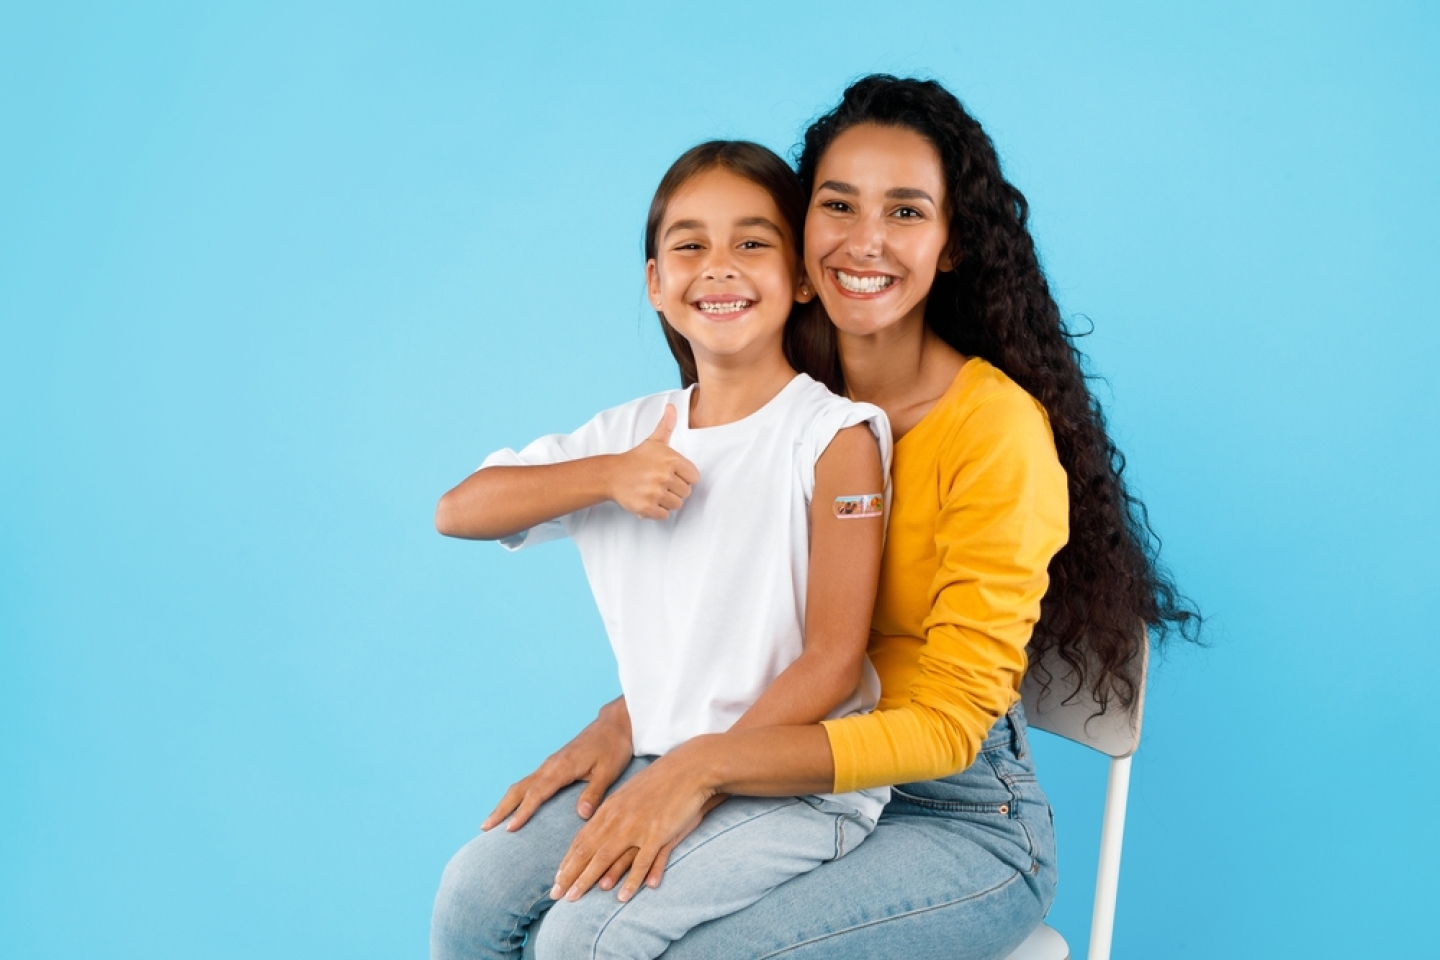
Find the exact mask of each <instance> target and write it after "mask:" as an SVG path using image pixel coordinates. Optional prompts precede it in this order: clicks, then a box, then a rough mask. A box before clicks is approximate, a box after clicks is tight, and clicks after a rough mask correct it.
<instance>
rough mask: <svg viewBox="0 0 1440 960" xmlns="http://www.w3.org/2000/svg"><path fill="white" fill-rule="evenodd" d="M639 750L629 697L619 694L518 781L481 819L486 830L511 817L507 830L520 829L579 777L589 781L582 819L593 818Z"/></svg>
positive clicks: (578, 808) (578, 805)
mask: <svg viewBox="0 0 1440 960" xmlns="http://www.w3.org/2000/svg"><path fill="white" fill-rule="evenodd" d="M633 753H634V741H633V739H632V737H631V732H630V711H629V710H627V709H626V707H625V698H624V697H616V698H615V699H614V700H611V701H610V702H609V703H607V704H605V706H603V707H601V708H600V713H599V715H598V716H597V717H596V718H595V719H594V720H592V721H591V722H590V725H589V726H588V727H586V728H585V729H584V730H582V731H580V733H579V734H578V735H576V737H575V738H574V739H573V740H571V741H570V742H569V743H567V744H565V746H563V747H561V748H560V749H559V750H557V751H555V752H554V753H552V754H551V755H550V756H549V757H548V758H546V760H545V762H544V763H542V764H540V767H539V768H538V769H537V770H536V771H535V772H534V773H532V774H530V775H529V776H528V777H525V778H524V779H523V780H520V781H519V782H517V783H515V784H512V785H511V787H510V789H509V790H506V791H505V796H503V797H501V798H500V802H499V803H498V804H496V805H495V809H494V810H493V811H491V813H490V816H488V817H486V818H485V822H484V823H482V824H480V829H481V830H490V829H492V828H494V827H496V826H498V825H499V824H500V823H501V822H502V821H504V820H505V819H506V818H507V817H508V818H509V822H508V823H506V824H505V829H506V830H510V831H512V832H513V831H515V830H519V829H520V828H521V827H523V826H525V823H526V822H527V821H528V820H529V819H530V818H531V817H532V816H534V814H535V811H536V810H538V809H540V806H541V804H543V803H544V802H545V801H546V800H549V799H550V798H551V797H553V796H554V795H555V794H556V793H557V792H559V791H560V790H563V789H564V788H566V787H568V786H570V784H572V783H575V782H576V781H577V780H585V781H588V783H587V786H586V787H585V789H584V790H582V791H581V792H580V797H579V798H578V799H577V800H576V802H575V812H576V813H577V814H579V816H580V819H582V820H588V819H590V814H592V813H594V812H595V808H596V807H598V806H599V805H600V801H601V800H602V799H603V798H604V796H605V791H607V790H609V789H610V785H611V784H613V783H614V782H615V780H616V778H617V777H619V776H620V774H622V773H624V772H625V767H626V766H627V765H628V764H629V763H630V758H631V756H632V755H633Z"/></svg>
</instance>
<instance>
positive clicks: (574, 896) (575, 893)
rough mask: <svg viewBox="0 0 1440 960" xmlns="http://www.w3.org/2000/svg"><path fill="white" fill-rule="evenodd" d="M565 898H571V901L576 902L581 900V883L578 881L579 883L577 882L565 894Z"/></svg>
mask: <svg viewBox="0 0 1440 960" xmlns="http://www.w3.org/2000/svg"><path fill="white" fill-rule="evenodd" d="M565 899H566V900H569V901H570V902H571V903H574V902H575V901H576V900H579V899H580V884H578V883H577V884H575V886H573V887H571V888H570V890H569V891H568V892H567V893H566V894H565Z"/></svg>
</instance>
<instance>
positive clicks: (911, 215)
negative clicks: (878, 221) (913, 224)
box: [895, 207, 925, 220]
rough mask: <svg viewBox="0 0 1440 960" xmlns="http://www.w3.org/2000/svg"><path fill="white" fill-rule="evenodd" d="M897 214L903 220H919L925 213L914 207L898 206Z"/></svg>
mask: <svg viewBox="0 0 1440 960" xmlns="http://www.w3.org/2000/svg"><path fill="white" fill-rule="evenodd" d="M895 216H897V217H899V218H900V219H901V220H919V219H921V218H922V217H924V216H925V215H924V214H923V213H921V212H920V211H919V210H916V209H915V208H914V207H898V208H896V210H895Z"/></svg>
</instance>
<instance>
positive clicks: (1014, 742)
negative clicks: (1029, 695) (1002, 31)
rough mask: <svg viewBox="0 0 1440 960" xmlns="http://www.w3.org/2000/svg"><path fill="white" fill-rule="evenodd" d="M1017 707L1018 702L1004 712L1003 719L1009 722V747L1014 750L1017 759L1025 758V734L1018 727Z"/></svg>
mask: <svg viewBox="0 0 1440 960" xmlns="http://www.w3.org/2000/svg"><path fill="white" fill-rule="evenodd" d="M1018 709H1019V704H1018V702H1017V703H1016V705H1015V706H1013V707H1011V708H1010V709H1009V710H1007V711H1006V712H1005V719H1006V720H1007V721H1009V723H1010V749H1011V750H1013V751H1015V756H1016V757H1017V758H1018V759H1021V760H1024V759H1025V734H1024V732H1022V730H1021V728H1020V718H1019V717H1018V716H1017V712H1018Z"/></svg>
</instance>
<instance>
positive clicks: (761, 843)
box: [430, 759, 875, 960]
mask: <svg viewBox="0 0 1440 960" xmlns="http://www.w3.org/2000/svg"><path fill="white" fill-rule="evenodd" d="M648 763H649V760H648V759H637V760H635V761H632V762H631V764H630V766H629V768H628V769H627V770H626V771H625V774H624V776H623V777H622V778H621V780H620V781H617V783H618V782H623V781H624V780H625V779H628V778H629V777H631V776H634V775H635V773H636V772H638V771H639V770H641V769H644V767H645V766H646V765H647V764H648ZM581 787H582V785H579V784H577V785H574V786H572V787H570V788H569V789H567V790H564V791H561V792H560V793H557V794H556V795H555V796H554V797H552V798H551V799H550V800H549V801H548V802H547V803H546V804H545V805H544V806H542V807H541V808H540V810H538V811H537V812H536V815H535V816H534V817H533V818H532V819H531V820H530V822H529V823H527V824H526V825H525V826H524V827H523V828H522V829H520V830H518V831H516V832H515V833H509V832H507V831H505V830H504V829H503V828H499V827H497V828H496V829H494V830H491V831H489V832H488V833H483V834H481V835H480V836H478V837H476V838H475V839H474V840H472V841H470V843H468V844H466V845H465V846H464V847H463V848H462V849H461V850H460V852H459V853H457V854H456V855H455V856H454V858H452V859H451V861H450V864H449V865H448V866H447V867H446V868H445V874H444V876H443V877H442V879H441V882H440V891H439V893H438V894H437V895H436V898H435V912H434V916H433V918H432V921H431V926H430V955H431V957H432V958H433V960H460V958H465V960H471V958H482V957H483V958H500V957H506V958H518V957H520V956H521V949H522V944H523V945H524V949H525V955H526V956H534V957H536V958H538V960H571V958H580V957H584V958H587V960H588V958H602V957H603V958H609V960H631V958H653V957H658V956H660V954H662V953H663V952H664V951H665V948H666V947H667V946H669V945H670V943H671V942H672V941H674V940H676V939H678V938H679V937H681V936H683V935H684V934H685V932H686V931H687V930H690V929H691V928H693V927H695V926H697V925H699V924H701V923H704V922H706V921H708V920H713V919H715V918H717V917H722V916H724V915H726V914H728V913H734V912H735V911H736V910H740V909H742V908H744V907H746V906H749V905H750V904H752V903H754V902H755V901H757V900H759V899H761V898H762V897H764V896H765V895H766V894H767V893H769V892H770V891H771V890H773V889H775V888H776V887H777V886H779V885H780V884H782V883H784V882H785V881H787V880H790V879H791V878H793V877H796V876H798V875H800V874H802V873H806V872H808V871H810V870H813V869H815V868H816V867H817V866H819V865H820V864H822V863H825V862H827V861H831V860H835V859H837V858H839V857H842V856H844V855H845V854H846V853H848V852H849V851H850V850H852V849H853V848H854V847H855V846H856V845H857V844H859V843H860V841H862V840H864V839H865V837H866V836H867V835H868V834H869V833H870V831H871V830H873V829H874V826H875V825H874V823H873V822H871V821H870V820H869V819H867V818H865V817H862V816H859V815H858V814H855V813H854V812H853V811H851V810H849V809H848V808H846V807H844V806H842V805H841V804H838V803H835V802H833V801H829V800H820V799H818V798H814V797H807V798H798V799H797V798H794V797H784V798H754V797H733V798H731V799H730V800H727V801H726V802H725V803H723V804H721V805H720V806H719V807H717V808H716V809H715V810H713V811H712V812H711V813H710V814H709V815H708V816H707V817H706V818H705V820H704V821H703V822H702V823H701V824H700V826H699V827H697V828H696V829H695V830H694V831H693V832H692V833H691V834H690V835H689V836H688V837H686V838H685V839H684V840H682V841H681V842H680V844H679V845H678V846H676V848H675V850H674V852H673V853H672V854H671V857H670V863H669V866H668V867H667V868H666V870H665V879H664V881H663V882H662V883H661V884H660V886H659V887H658V888H656V889H649V888H643V887H642V888H641V889H640V891H639V892H637V893H636V895H635V896H634V897H633V898H632V899H631V900H630V901H629V902H628V903H621V902H620V901H619V900H618V899H617V898H616V896H615V891H604V890H601V889H599V888H598V887H596V888H593V889H591V890H590V892H588V893H587V894H586V895H585V896H583V897H581V898H580V899H579V900H578V901H576V902H574V903H571V902H570V901H567V900H561V901H559V902H555V901H553V900H551V899H550V885H551V883H552V882H553V881H554V878H555V870H556V868H557V867H558V866H559V864H560V859H561V857H563V856H564V855H565V851H566V850H567V849H568V848H569V846H570V841H571V839H572V838H573V837H574V836H575V833H576V831H577V830H579V828H580V827H581V825H582V824H583V821H581V820H580V818H579V817H578V816H577V815H576V813H575V802H576V800H577V799H578V797H579V793H580V790H581ZM541 913H544V915H545V923H544V925H543V927H539V926H535V921H536V919H537V918H538V917H539V916H540V915H541ZM532 930H534V931H535V935H534V936H532V937H529V942H526V937H527V934H528V933H530V932H531V931H532Z"/></svg>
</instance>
